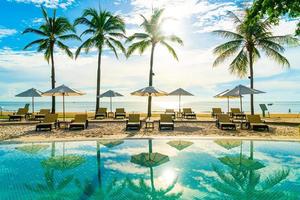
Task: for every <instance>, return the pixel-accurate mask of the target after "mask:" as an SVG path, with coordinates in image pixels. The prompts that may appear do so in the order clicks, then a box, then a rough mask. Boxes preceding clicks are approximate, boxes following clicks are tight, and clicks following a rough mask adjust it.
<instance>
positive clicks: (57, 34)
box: [23, 7, 80, 113]
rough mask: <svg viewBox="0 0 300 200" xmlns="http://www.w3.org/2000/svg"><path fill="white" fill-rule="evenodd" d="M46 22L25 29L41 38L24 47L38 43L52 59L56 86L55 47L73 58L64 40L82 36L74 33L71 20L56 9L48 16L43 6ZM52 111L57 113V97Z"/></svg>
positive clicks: (48, 58) (53, 100)
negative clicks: (61, 15)
mask: <svg viewBox="0 0 300 200" xmlns="http://www.w3.org/2000/svg"><path fill="white" fill-rule="evenodd" d="M42 13H43V17H44V21H45V22H44V23H43V24H42V25H41V26H40V27H39V28H38V29H34V28H27V29H25V30H24V31H23V34H25V33H34V34H36V35H38V36H40V39H37V40H34V41H33V42H30V43H29V44H27V45H26V46H25V47H24V49H28V48H29V47H32V46H34V45H37V51H38V52H44V57H45V59H46V60H47V62H48V63H49V61H50V60H51V87H52V89H53V88H55V67H54V48H55V47H58V48H59V49H61V50H63V51H64V52H65V53H66V54H67V55H68V56H69V57H70V58H73V53H72V52H71V51H70V49H69V47H68V46H67V45H66V44H64V41H66V40H70V39H75V40H80V38H79V37H78V36H77V35H76V34H74V33H75V29H74V27H73V25H72V24H71V23H70V22H69V20H68V19H67V18H65V17H57V16H56V10H53V15H52V17H49V16H48V13H47V11H46V10H45V9H44V8H43V7H42ZM52 113H55V97H54V96H53V97H52Z"/></svg>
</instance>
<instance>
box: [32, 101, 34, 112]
mask: <svg viewBox="0 0 300 200" xmlns="http://www.w3.org/2000/svg"><path fill="white" fill-rule="evenodd" d="M33 113H34V97H32V114H33Z"/></svg>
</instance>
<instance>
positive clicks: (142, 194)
mask: <svg viewBox="0 0 300 200" xmlns="http://www.w3.org/2000/svg"><path fill="white" fill-rule="evenodd" d="M148 149H149V150H148V153H141V154H138V155H134V156H132V157H131V162H132V163H135V164H138V165H140V166H143V167H149V169H150V183H151V184H150V186H149V185H148V184H147V183H146V180H145V179H144V178H140V179H139V180H138V181H137V183H136V182H135V181H134V180H132V179H129V178H128V179H127V183H128V187H129V189H130V190H131V191H132V192H131V193H129V197H130V199H141V198H144V199H153V200H154V199H155V200H159V199H169V200H175V199H179V198H180V197H181V196H182V193H181V192H178V193H171V191H172V190H173V189H174V187H175V185H176V182H177V178H175V177H171V176H170V175H171V174H170V173H168V174H165V176H166V175H167V176H168V177H166V178H169V180H171V178H172V179H173V181H172V182H171V183H170V185H169V186H168V187H167V188H165V189H162V188H160V189H156V188H155V183H154V174H153V168H154V167H157V166H159V165H162V164H164V163H166V162H168V161H169V157H168V156H167V155H163V154H161V153H153V151H152V139H148Z"/></svg>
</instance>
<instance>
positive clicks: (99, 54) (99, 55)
mask: <svg viewBox="0 0 300 200" xmlns="http://www.w3.org/2000/svg"><path fill="white" fill-rule="evenodd" d="M101 55H102V49H100V50H99V53H98V69H97V91H96V109H95V113H97V110H98V108H99V104H100V101H99V99H100V98H99V96H100V80H101Z"/></svg>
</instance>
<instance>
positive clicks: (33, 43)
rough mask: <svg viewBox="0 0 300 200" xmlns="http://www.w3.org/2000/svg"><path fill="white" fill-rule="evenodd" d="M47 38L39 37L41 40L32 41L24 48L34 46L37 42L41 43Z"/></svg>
mask: <svg viewBox="0 0 300 200" xmlns="http://www.w3.org/2000/svg"><path fill="white" fill-rule="evenodd" d="M44 41H45V39H39V40H35V41H33V42H30V43H29V44H27V45H26V46H25V47H24V49H28V48H29V47H32V46H33V45H36V44H41V43H42V42H44Z"/></svg>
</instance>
